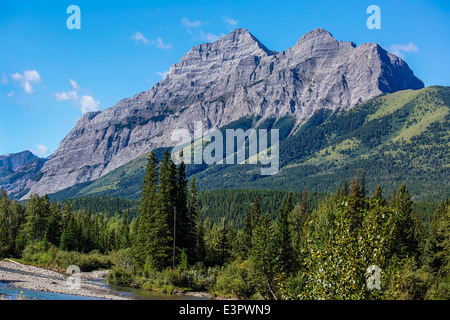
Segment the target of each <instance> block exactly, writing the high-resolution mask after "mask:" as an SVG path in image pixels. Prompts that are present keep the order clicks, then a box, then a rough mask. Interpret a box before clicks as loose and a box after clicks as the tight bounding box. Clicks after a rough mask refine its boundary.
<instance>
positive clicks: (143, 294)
mask: <svg viewBox="0 0 450 320" xmlns="http://www.w3.org/2000/svg"><path fill="white" fill-rule="evenodd" d="M92 282H95V283H96V284H99V285H101V286H104V287H105V288H107V289H109V291H110V293H111V294H115V295H120V296H125V297H128V298H131V299H133V300H209V299H207V298H201V297H192V296H186V295H171V294H166V293H159V292H154V291H148V290H141V289H133V288H127V287H118V286H113V285H109V284H107V283H105V282H104V281H103V280H99V279H94V280H92ZM20 294H22V296H24V297H25V298H26V299H28V300H103V299H99V298H93V297H85V296H77V295H68V294H61V293H53V292H43V291H35V290H28V289H23V288H20V287H15V286H11V285H8V284H7V283H4V282H1V281H0V297H2V296H3V297H4V298H6V299H9V300H17V297H18V296H19V295H20Z"/></svg>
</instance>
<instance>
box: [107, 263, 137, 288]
mask: <svg viewBox="0 0 450 320" xmlns="http://www.w3.org/2000/svg"><path fill="white" fill-rule="evenodd" d="M106 280H107V281H108V283H110V284H112V285H115V286H120V287H129V286H131V284H132V283H133V275H132V274H131V273H130V272H128V271H127V270H125V269H123V268H119V267H113V268H112V270H111V271H110V272H108V275H107V277H106Z"/></svg>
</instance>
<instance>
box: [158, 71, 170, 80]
mask: <svg viewBox="0 0 450 320" xmlns="http://www.w3.org/2000/svg"><path fill="white" fill-rule="evenodd" d="M156 74H157V75H159V76H160V77H161V78H162V79H164V78H165V77H166V76H167V75H168V74H169V71H162V72H157V73H156Z"/></svg>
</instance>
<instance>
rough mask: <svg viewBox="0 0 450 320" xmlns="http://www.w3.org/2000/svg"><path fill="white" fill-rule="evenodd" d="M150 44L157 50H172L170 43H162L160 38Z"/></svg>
mask: <svg viewBox="0 0 450 320" xmlns="http://www.w3.org/2000/svg"><path fill="white" fill-rule="evenodd" d="M152 44H153V45H155V46H156V47H157V48H159V49H163V50H169V49H173V46H172V45H171V44H170V43H164V41H163V40H162V39H161V38H157V39H156V41H152Z"/></svg>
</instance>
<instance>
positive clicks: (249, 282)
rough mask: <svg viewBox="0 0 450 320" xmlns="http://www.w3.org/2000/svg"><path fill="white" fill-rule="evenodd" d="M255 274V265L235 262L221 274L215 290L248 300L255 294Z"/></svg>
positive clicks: (224, 268)
mask: <svg viewBox="0 0 450 320" xmlns="http://www.w3.org/2000/svg"><path fill="white" fill-rule="evenodd" d="M253 274H254V271H253V263H252V262H251V261H250V260H244V261H239V260H236V261H233V262H232V263H231V264H229V265H227V266H225V267H223V268H222V270H221V271H220V272H219V274H218V276H217V281H216V285H215V290H216V291H217V292H219V293H221V294H225V295H233V296H236V297H237V298H239V299H248V298H250V297H251V296H252V295H253V294H255V286H254V277H253Z"/></svg>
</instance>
